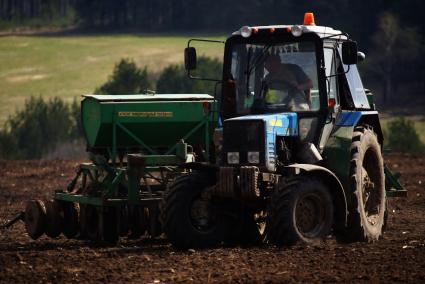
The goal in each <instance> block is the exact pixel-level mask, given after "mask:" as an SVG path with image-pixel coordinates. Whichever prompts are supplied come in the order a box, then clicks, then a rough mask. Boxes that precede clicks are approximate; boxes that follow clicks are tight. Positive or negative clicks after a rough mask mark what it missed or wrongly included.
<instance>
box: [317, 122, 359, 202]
mask: <svg viewBox="0 0 425 284" xmlns="http://www.w3.org/2000/svg"><path fill="white" fill-rule="evenodd" d="M353 130H354V126H335V128H334V130H333V131H332V134H331V135H330V137H329V139H328V141H327V143H326V146H325V148H324V150H323V158H324V160H325V166H326V168H328V169H329V170H331V171H332V172H334V173H335V174H336V176H337V177H338V179H339V180H340V181H341V184H342V185H343V187H344V190H345V194H346V196H349V188H350V177H349V174H350V160H351V153H350V147H351V140H352V137H353Z"/></svg>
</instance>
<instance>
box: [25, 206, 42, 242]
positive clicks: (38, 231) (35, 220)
mask: <svg viewBox="0 0 425 284" xmlns="http://www.w3.org/2000/svg"><path fill="white" fill-rule="evenodd" d="M24 220H25V229H26V231H27V233H28V235H29V236H30V238H31V239H33V240H36V239H38V238H39V237H41V235H43V233H44V231H45V229H46V207H45V206H44V203H43V201H41V200H38V199H36V200H30V201H28V202H27V204H26V206H25V219H24Z"/></svg>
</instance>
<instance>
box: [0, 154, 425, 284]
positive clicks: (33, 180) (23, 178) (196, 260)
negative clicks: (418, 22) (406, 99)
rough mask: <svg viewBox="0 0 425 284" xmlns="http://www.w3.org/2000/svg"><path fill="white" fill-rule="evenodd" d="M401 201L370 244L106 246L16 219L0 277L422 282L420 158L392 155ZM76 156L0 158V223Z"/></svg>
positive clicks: (55, 184)
mask: <svg viewBox="0 0 425 284" xmlns="http://www.w3.org/2000/svg"><path fill="white" fill-rule="evenodd" d="M387 163H388V164H389V165H390V166H391V167H392V168H393V169H394V170H396V171H400V172H401V174H402V181H403V182H404V185H405V186H406V188H407V189H408V190H409V196H408V198H407V199H401V200H391V202H390V217H389V221H390V222H389V227H388V230H387V231H386V233H385V234H384V237H383V239H381V240H380V241H378V242H375V243H370V244H367V243H354V244H340V243H337V242H336V241H335V240H334V239H330V240H327V241H326V242H324V243H323V244H318V245H315V246H298V247H293V248H291V249H278V248H275V247H272V246H267V245H264V246H262V247H254V248H239V247H236V248H227V247H226V248H218V249H207V250H199V251H198V250H196V251H195V250H190V251H186V252H181V251H176V250H174V249H173V248H172V247H171V246H170V245H169V244H168V243H167V241H166V240H165V239H156V240H153V239H149V238H145V239H141V240H126V239H124V240H121V241H120V242H119V244H118V245H117V246H114V247H106V246H99V245H97V246H96V245H93V244H90V243H87V242H83V241H77V240H67V239H65V238H64V237H60V238H59V239H55V240H52V239H49V238H47V237H45V236H43V237H42V238H40V239H39V240H37V241H32V240H31V239H30V238H29V237H28V236H27V235H26V233H25V229H24V226H23V224H22V223H18V224H16V225H15V226H14V227H12V228H11V229H8V230H4V231H0V282H5V283H6V282H7V283H14V282H55V283H56V282H106V281H107V282H124V281H126V282H127V281H130V282H140V283H160V282H161V283H162V282H190V281H193V282H195V283H206V282H219V283H222V282H239V283H240V282H242V283H246V282H249V283H251V282H268V283H292V282H306V283H309V282H331V283H334V282H344V283H345V282H355V283H358V282H360V283H365V282H382V283H391V282H410V283H424V282H425V218H424V216H425V156H421V157H419V156H409V155H401V154H392V155H388V156H387ZM76 165H77V163H76V162H69V161H8V162H6V161H0V222H1V223H3V222H4V221H5V220H6V219H7V218H10V217H11V215H13V213H14V212H16V211H19V210H22V208H23V206H24V202H25V201H26V200H28V199H30V198H41V199H46V198H48V197H49V196H51V195H52V193H53V191H54V190H55V189H57V188H63V187H64V186H65V185H66V184H67V182H68V181H69V180H70V179H71V178H72V176H73V173H74V168H75V166H76Z"/></svg>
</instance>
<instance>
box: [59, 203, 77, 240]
mask: <svg viewBox="0 0 425 284" xmlns="http://www.w3.org/2000/svg"><path fill="white" fill-rule="evenodd" d="M62 210H63V223H62V224H63V226H62V232H63V234H64V236H65V237H67V238H68V239H72V238H74V237H75V236H76V235H77V234H78V232H79V219H80V206H79V205H78V203H75V202H63V203H62Z"/></svg>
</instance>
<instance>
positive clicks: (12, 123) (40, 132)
mask: <svg viewBox="0 0 425 284" xmlns="http://www.w3.org/2000/svg"><path fill="white" fill-rule="evenodd" d="M75 125H76V123H75V122H74V121H73V117H72V115H71V108H70V107H69V106H68V105H67V104H66V103H65V102H64V101H63V100H61V99H60V98H57V97H55V98H51V99H49V100H48V101H45V100H43V99H42V98H41V97H38V98H35V97H31V98H30V99H29V100H27V101H26V102H25V107H24V109H22V110H20V111H17V112H16V113H15V114H14V115H12V116H10V117H9V118H8V120H7V121H6V127H5V129H4V130H2V131H1V132H0V146H1V148H0V157H2V158H9V159H12V158H13V159H37V158H41V157H42V156H43V155H45V154H46V153H48V152H49V151H52V150H54V149H55V147H56V146H58V145H59V144H60V143H61V142H63V141H66V140H69V139H70V137H72V135H73V133H75V132H76V130H75Z"/></svg>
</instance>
